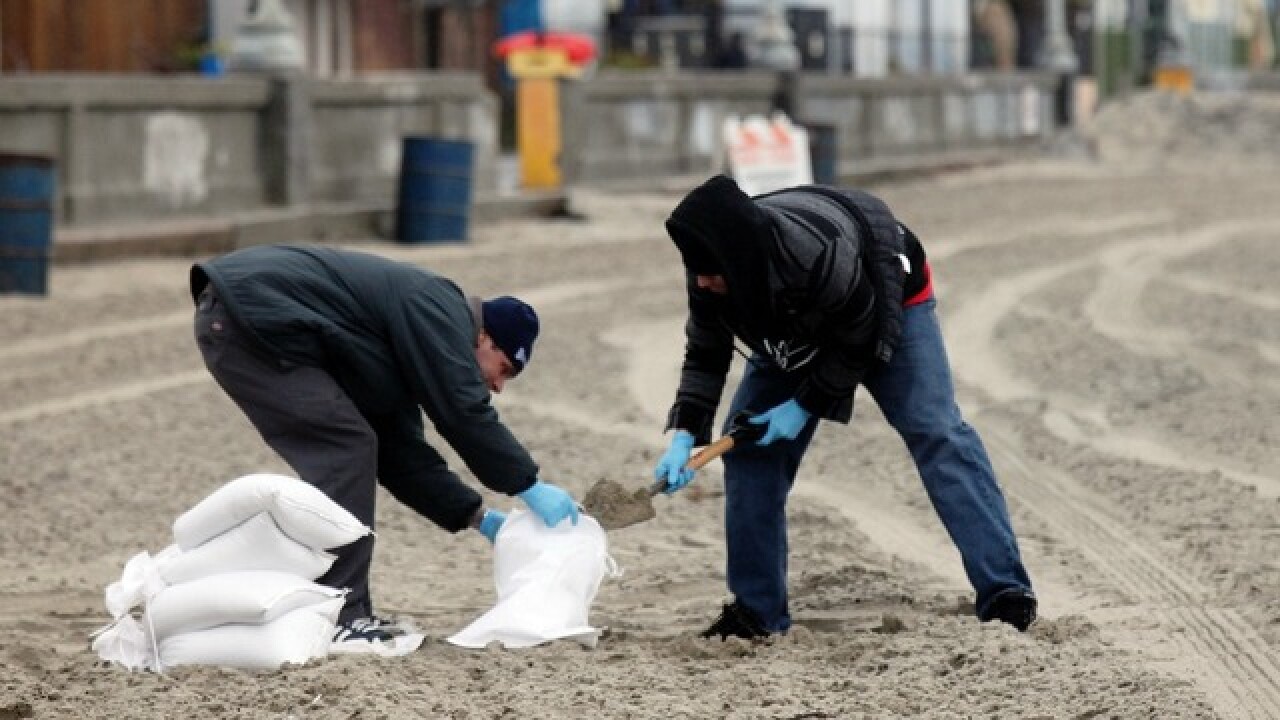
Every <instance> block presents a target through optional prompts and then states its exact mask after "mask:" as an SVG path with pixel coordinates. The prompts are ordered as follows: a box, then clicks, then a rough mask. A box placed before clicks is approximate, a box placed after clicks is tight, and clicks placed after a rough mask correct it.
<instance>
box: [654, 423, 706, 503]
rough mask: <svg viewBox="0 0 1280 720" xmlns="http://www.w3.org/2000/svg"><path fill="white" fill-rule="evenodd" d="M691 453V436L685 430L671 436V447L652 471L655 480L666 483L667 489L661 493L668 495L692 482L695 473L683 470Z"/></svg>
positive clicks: (694, 471)
mask: <svg viewBox="0 0 1280 720" xmlns="http://www.w3.org/2000/svg"><path fill="white" fill-rule="evenodd" d="M691 452H693V435H692V434H690V433H689V431H687V430H677V431H676V434H675V435H673V436H671V447H668V448H667V451H666V452H665V453H663V454H662V458H661V459H659V460H658V465H657V467H655V468H654V469H653V477H654V479H655V480H666V481H667V487H666V488H664V489H663V491H662V492H664V493H666V494H668V495H670V494H671V493H674V492H675V491H677V490H679V489H680V488H682V487H684V486H685V485H688V484H689V483H690V482H693V476H694V475H695V474H697V471H696V470H686V469H685V465H686V464H687V463H688V462H689V454H690V453H691Z"/></svg>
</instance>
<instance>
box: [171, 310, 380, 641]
mask: <svg viewBox="0 0 1280 720" xmlns="http://www.w3.org/2000/svg"><path fill="white" fill-rule="evenodd" d="M195 333H196V344H198V345H199V346H200V354H201V355H203V356H204V364H205V366H206V367H208V368H209V372H210V373H211V374H212V375H213V377H214V379H215V380H217V381H218V385H220V386H222V389H223V390H224V391H225V392H226V393H227V395H229V396H230V397H231V399H232V400H234V401H235V403H236V404H237V405H239V406H240V409H241V410H243V411H244V414H245V415H247V416H248V417H249V421H250V422H252V423H253V426H254V427H255V428H257V429H258V432H259V433H261V435H262V439H263V440H265V441H266V442H267V444H268V445H270V446H271V448H272V449H273V450H275V451H276V452H277V453H279V455H280V457H282V458H284V460H285V462H287V463H289V466H290V467H292V468H293V470H294V472H296V473H297V474H298V476H299V477H300V478H302V479H303V480H305V481H306V482H308V483H310V484H312V485H314V486H315V487H317V488H319V489H320V490H321V491H322V492H324V494H325V495H328V496H329V497H330V498H331V499H332V500H333V501H334V502H336V503H338V504H339V505H341V506H342V507H344V508H346V509H347V511H348V512H350V513H351V514H352V515H355V516H356V518H357V519H359V520H360V522H362V523H364V524H365V525H368V526H369V527H370V528H372V527H373V511H374V499H375V498H376V491H377V472H378V438H377V435H376V434H375V433H374V431H373V429H372V428H370V427H369V423H368V422H366V421H365V419H364V417H363V416H362V415H361V414H360V411H359V410H358V409H357V408H356V406H355V404H354V403H353V402H352V401H351V399H350V398H349V397H347V394H346V392H344V391H343V389H342V388H341V387H339V385H338V383H337V381H335V380H334V379H333V377H332V376H330V375H329V374H328V373H326V372H325V371H323V370H321V369H319V368H314V367H306V366H303V365H296V364H293V363H289V362H286V361H282V360H279V359H271V358H269V357H264V356H263V355H262V354H261V352H260V351H258V350H256V349H255V346H253V345H251V344H250V343H251V340H250V338H249V337H247V336H246V335H245V332H244V330H242V329H241V328H240V327H238V326H237V325H236V323H235V322H234V321H232V320H231V318H230V317H229V316H228V315H227V312H226V308H225V307H224V306H223V304H222V303H221V302H220V301H219V300H218V298H217V296H216V295H215V294H214V293H213V290H212V286H209V288H208V289H206V290H205V291H204V293H203V294H202V295H201V296H200V301H199V303H198V305H197V307H196V317H195ZM330 551H331V552H334V553H335V554H336V555H337V560H335V561H334V564H333V567H331V568H330V569H329V571H328V572H326V573H325V574H324V575H323V576H321V577H320V578H319V579H318V580H317V582H319V583H320V584H322V585H329V586H331V587H338V588H349V589H350V593H349V594H348V595H347V602H346V606H345V607H343V609H342V614H341V616H340V617H339V621H341V622H346V621H349V620H351V619H353V618H357V617H364V616H368V615H372V614H373V603H372V601H371V600H370V598H369V564H370V561H371V560H372V559H373V536H372V535H369V536H366V537H364V538H362V539H360V540H357V541H356V542H354V543H351V544H350V545H346V546H343V547H341V548H337V549H330Z"/></svg>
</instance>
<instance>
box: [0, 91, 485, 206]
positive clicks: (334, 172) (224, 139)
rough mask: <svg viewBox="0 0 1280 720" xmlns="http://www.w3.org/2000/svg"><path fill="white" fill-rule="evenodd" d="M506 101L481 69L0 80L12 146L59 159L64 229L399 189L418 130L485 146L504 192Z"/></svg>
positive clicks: (4, 127) (480, 178)
mask: <svg viewBox="0 0 1280 720" xmlns="http://www.w3.org/2000/svg"><path fill="white" fill-rule="evenodd" d="M496 117H497V106H496V101H495V100H494V98H493V97H492V96H491V95H490V94H489V93H488V91H487V90H485V88H484V87H483V85H482V83H481V81H480V79H479V78H478V77H475V76H470V75H448V74H435V75H413V76H407V77H403V78H399V77H382V78H378V79H361V80H351V81H320V80H309V79H306V78H302V77H297V78H276V79H269V78H265V77H259V76H244V77H235V76H233V77H231V78H226V79H219V80H207V79H203V78H198V77H194V76H192V77H171V78H170V77H153V76H107V77H102V76H94V77H90V76H56V75H54V76H48V75H45V76H39V77H24V78H0V152H15V153H25V154H36V155H46V156H49V157H52V158H54V160H55V162H56V163H57V173H58V194H59V197H58V202H57V212H58V221H59V223H60V224H61V225H71V226H75V225H84V224H90V223H117V222H120V223H123V222H138V221H145V220H146V219H149V218H166V217H190V216H208V215H216V214H225V213H229V212H242V211H254V210H261V209H265V208H273V207H285V208H295V207H298V206H300V205H305V204H309V203H350V202H356V203H359V202H375V203H378V204H386V203H388V202H389V199H391V198H394V194H395V183H396V179H397V177H398V173H399V162H400V144H401V139H402V137H403V136H405V135H415V134H425V135H439V136H442V137H452V138H466V139H470V140H472V141H474V142H475V143H476V145H477V158H478V162H477V165H478V167H477V171H476V190H477V192H478V193H484V192H487V191H489V190H491V189H492V187H493V185H494V178H493V165H494V163H493V158H494V154H495V143H496V138H497V120H496Z"/></svg>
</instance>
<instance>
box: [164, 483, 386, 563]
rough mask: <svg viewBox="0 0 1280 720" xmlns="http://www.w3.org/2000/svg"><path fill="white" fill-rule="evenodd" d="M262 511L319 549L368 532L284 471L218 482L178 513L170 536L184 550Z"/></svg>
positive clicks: (337, 506) (319, 493)
mask: <svg viewBox="0 0 1280 720" xmlns="http://www.w3.org/2000/svg"><path fill="white" fill-rule="evenodd" d="M263 512H266V513H269V514H270V515H271V517H272V519H274V520H275V521H276V524H277V525H279V526H280V529H281V530H283V531H284V533H285V534H286V535H288V536H289V537H291V538H293V539H294V540H297V541H298V542H300V543H302V544H303V545H306V546H308V547H311V548H317V549H321V550H327V549H331V548H336V547H341V546H343V545H347V544H349V543H352V542H355V541H356V540H359V539H360V538H362V537H364V536H365V535H368V534H369V532H370V530H369V528H368V527H366V526H365V525H364V524H363V523H361V522H360V521H359V520H357V519H356V518H355V516H354V515H352V514H351V513H350V512H347V510H346V509H344V508H343V507H342V506H340V505H338V504H337V503H335V502H334V501H333V500H331V499H329V497H328V496H327V495H325V494H324V493H323V492H321V491H320V490H319V489H317V488H315V487H314V486H312V485H309V484H307V483H305V482H303V481H301V480H298V479H296V478H291V477H287V476H285V475H275V474H272V473H254V474H252V475H245V476H243V477H239V478H236V479H235V480H232V481H231V482H229V483H227V484H226V485H223V486H222V487H220V488H218V489H217V490H215V491H213V493H211V494H210V495H209V496H208V497H206V498H205V499H204V500H201V501H200V502H199V503H197V504H196V505H195V507H193V508H191V509H190V510H188V511H187V512H185V513H183V514H182V515H181V516H179V517H178V519H177V520H176V521H174V523H173V537H174V540H175V541H176V542H177V543H178V545H179V547H181V548H182V549H183V550H190V549H191V548H194V547H197V546H199V545H201V544H203V543H205V542H207V541H208V540H209V539H210V538H213V537H215V536H217V535H220V534H222V533H224V532H226V531H227V530H229V529H231V528H233V527H235V526H237V525H239V524H240V523H242V522H244V521H245V520H248V519H249V518H251V517H253V516H254V515H257V514H259V513H263Z"/></svg>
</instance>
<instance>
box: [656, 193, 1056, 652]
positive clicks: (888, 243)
mask: <svg viewBox="0 0 1280 720" xmlns="http://www.w3.org/2000/svg"><path fill="white" fill-rule="evenodd" d="M666 227H667V232H668V234H669V235H670V236H671V239H672V240H673V241H674V243H675V245H676V247H677V248H678V249H679V251H680V254H681V258H682V260H683V261H684V267H685V271H686V276H687V286H688V295H689V318H688V322H687V324H686V326H685V335H686V346H685V356H684V365H683V368H682V372H681V376H680V386H679V389H678V390H677V393H676V401H675V404H674V405H673V407H672V408H671V413H670V416H669V418H668V423H667V429H668V430H675V433H674V435H673V437H672V440H671V445H670V447H669V449H668V450H667V452H666V453H665V454H664V455H663V457H662V458H661V460H660V461H659V462H658V465H657V467H656V468H655V470H654V474H655V477H657V478H658V479H661V480H665V481H666V483H667V492H668V493H671V492H675V491H677V490H679V489H680V488H682V487H684V486H685V485H687V484H688V483H689V482H690V481H691V480H692V479H693V476H694V473H693V472H692V471H690V470H687V469H685V464H686V462H687V461H688V459H689V454H690V452H691V450H692V448H693V446H694V445H695V444H697V445H701V444H705V443H707V442H708V441H709V440H710V435H711V426H712V421H713V419H714V416H715V412H716V408H717V406H718V405H719V403H720V397H721V394H722V392H723V389H724V384H725V377H726V374H727V373H728V370H729V365H730V361H731V359H732V356H733V351H734V349H735V339H736V340H740V341H742V343H744V344H745V345H746V346H747V348H749V349H750V351H751V354H750V356H749V358H748V361H747V367H746V372H745V375H744V377H743V380H742V383H741V385H739V387H738V389H737V392H736V393H735V395H734V398H733V400H732V403H731V406H730V409H729V417H730V418H734V417H736V416H737V415H738V414H739V413H740V412H744V411H745V412H746V413H750V414H751V415H752V418H751V422H753V423H757V424H759V425H761V426H762V427H761V431H762V437H761V438H760V439H759V440H758V441H756V443H754V444H747V445H744V446H739V447H736V448H735V449H734V450H732V451H731V452H729V453H728V454H727V455H725V457H724V465H725V538H726V550H727V554H728V568H727V575H728V583H729V590H730V592H731V593H732V594H733V596H734V599H733V601H732V602H731V603H729V604H727V605H725V607H724V611H723V612H722V613H721V616H720V617H719V619H717V620H716V621H715V623H713V624H712V625H711V627H710V628H708V629H707V630H706V632H704V633H703V635H704V637H716V636H718V637H721V638H724V637H727V636H729V635H735V636H739V637H746V638H754V637H762V636H766V635H770V634H773V633H781V632H786V631H787V629H788V628H789V627H790V625H791V616H790V614H789V611H788V607H787V577H786V575H787V538H786V500H787V495H788V493H789V492H790V489H791V486H792V484H793V483H794V480H795V475H796V472H797V470H798V468H799V466H800V461H801V459H802V458H803V455H804V452H805V449H806V448H807V447H808V445H809V442H810V440H811V439H812V437H813V433H814V431H815V430H816V428H817V425H818V421H819V420H834V421H836V422H840V423H847V422H849V420H850V418H851V417H852V413H853V397H854V392H855V390H856V389H857V387H858V386H859V385H862V386H864V387H866V388H867V390H868V391H869V392H870V393H871V396H872V397H873V398H874V399H875V400H876V403H877V404H878V405H879V406H880V409H881V411H882V412H883V414H884V416H885V418H886V419H887V420H888V421H889V423H890V424H891V425H892V426H893V427H894V429H896V430H897V431H898V433H899V434H900V435H901V437H902V439H903V440H904V441H905V443H906V446H907V448H908V450H909V451H910V453H911V456H912V458H913V459H914V461H915V464H916V468H917V470H918V471H919V473H920V476H921V479H922V480H923V482H924V486H925V490H926V491H927V492H928V495H929V499H930V500H931V501H932V503H933V506H934V509H935V510H936V511H937V513H938V515H939V517H940V518H941V520H942V523H943V525H944V526H945V527H946V529H947V531H948V533H949V534H950V535H951V538H952V541H953V542H954V543H955V545H956V547H957V549H958V550H959V551H960V556H961V559H962V561H963V564H964V568H965V572H966V574H967V575H968V577H969V581H970V582H971V583H972V585H973V588H974V591H975V593H976V603H975V610H976V612H977V615H978V617H979V618H980V619H982V620H984V621H986V620H1002V621H1004V622H1007V623H1009V624H1011V625H1013V626H1015V627H1017V628H1018V629H1019V630H1026V629H1027V627H1028V626H1029V625H1030V624H1031V623H1032V621H1034V619H1035V614H1036V598H1035V594H1034V593H1033V591H1032V588H1031V581H1030V578H1029V577H1028V575H1027V571H1026V569H1025V568H1024V567H1023V564H1022V560H1021V557H1020V553H1019V550H1018V544H1017V539H1016V537H1015V535H1014V531H1013V527H1012V525H1011V523H1010V520H1009V513H1008V509H1007V508H1006V506H1005V501H1004V497H1003V495H1002V494H1001V491H1000V487H999V485H998V483H997V482H996V478H995V474H994V472H993V471H992V468H991V463H990V460H989V459H988V457H987V453H986V450H985V448H984V447H983V445H982V441H981V439H980V438H979V437H978V435H977V433H976V432H975V431H974V429H973V428H972V427H970V426H969V424H968V423H966V422H965V421H964V419H963V417H962V416H961V414H960V410H959V408H958V407H957V406H956V403H955V391H954V388H953V386H952V381H951V371H950V366H949V364H948V361H947V355H946V349H945V347H944V345H943V341H942V334H941V331H940V329H939V327H938V322H937V318H936V316H935V311H934V309H935V304H936V301H935V299H934V297H933V283H932V277H931V271H930V268H929V265H928V262H927V261H926V259H925V253H924V248H923V246H922V245H921V244H920V242H919V240H918V239H917V238H916V237H915V235H914V234H913V233H912V232H911V231H910V230H908V229H907V228H906V226H904V225H903V224H901V223H900V222H898V221H897V219H896V218H895V217H894V216H893V214H892V213H891V212H890V210H889V208H888V207H887V206H886V205H885V204H884V203H883V202H882V201H880V200H879V199H877V198H875V197H873V196H871V195H869V194H867V193H863V192H858V191H853V190H843V189H836V188H831V187H825V186H819V185H810V186H802V187H797V188H791V189H787V190H782V191H778V192H774V193H769V194H766V195H761V196H758V197H755V198H751V197H748V196H747V195H745V194H744V193H743V192H742V191H741V190H740V189H739V188H738V186H737V184H736V183H734V181H733V180H732V179H730V178H728V177H725V176H722V175H721V176H716V177H714V178H712V179H710V180H709V181H707V182H706V183H704V184H703V185H702V186H700V187H698V188H697V189H695V190H694V191H692V192H691V193H689V194H688V195H687V196H686V197H685V198H684V199H683V200H682V201H681V202H680V204H679V205H678V206H677V207H676V209H675V210H674V211H673V212H672V214H671V217H670V218H669V219H668V220H667V224H666Z"/></svg>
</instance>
